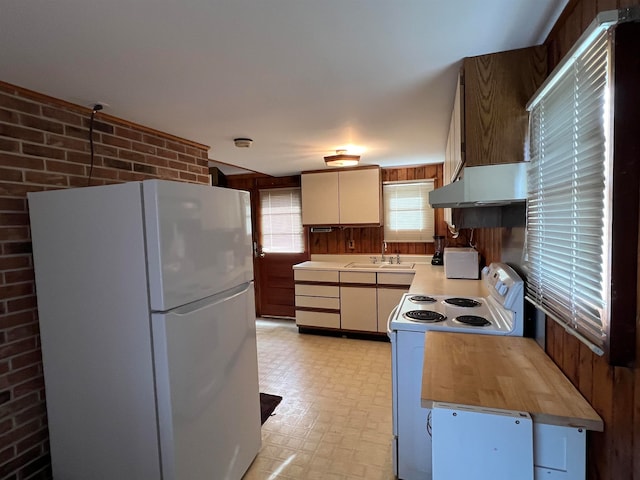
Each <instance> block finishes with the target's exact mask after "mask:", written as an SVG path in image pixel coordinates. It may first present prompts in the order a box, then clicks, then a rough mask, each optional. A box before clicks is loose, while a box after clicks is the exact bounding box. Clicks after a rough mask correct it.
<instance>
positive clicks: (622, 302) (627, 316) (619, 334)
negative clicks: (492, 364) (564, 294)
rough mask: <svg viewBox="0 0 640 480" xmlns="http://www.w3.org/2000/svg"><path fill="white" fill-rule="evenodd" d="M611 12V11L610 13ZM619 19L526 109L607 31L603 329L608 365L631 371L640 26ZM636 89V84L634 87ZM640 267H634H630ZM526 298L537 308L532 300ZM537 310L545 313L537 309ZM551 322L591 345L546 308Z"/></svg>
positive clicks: (597, 25) (594, 29) (597, 23)
mask: <svg viewBox="0 0 640 480" xmlns="http://www.w3.org/2000/svg"><path fill="white" fill-rule="evenodd" d="M607 13H609V12H607ZM618 20H619V19H618V18H617V17H615V18H613V17H606V16H604V17H603V16H599V17H598V18H596V20H594V22H593V23H592V24H591V25H590V27H589V28H588V29H587V30H586V31H585V33H583V35H582V37H581V38H580V40H579V41H578V42H577V43H576V45H575V46H574V47H573V48H572V49H571V51H570V52H569V53H568V54H567V55H566V56H565V57H564V59H563V60H562V61H561V62H560V64H559V65H558V66H557V67H556V68H555V70H554V72H553V73H552V74H551V75H550V76H549V78H548V79H547V81H545V83H544V84H543V85H542V87H541V88H540V89H539V90H538V92H537V93H536V95H534V97H533V98H532V100H531V101H530V102H529V104H528V105H527V109H528V110H531V109H532V107H533V106H534V105H535V103H536V102H537V101H538V100H539V98H540V97H541V96H542V95H543V94H544V93H545V91H548V90H549V89H551V88H553V85H554V77H557V76H558V75H560V73H561V72H563V71H566V70H568V69H569V68H571V65H572V63H573V61H574V59H575V58H576V56H577V55H579V53H580V50H581V49H582V48H584V47H585V44H588V43H589V41H590V40H591V39H592V37H595V36H597V35H599V34H600V33H601V32H602V31H607V35H608V36H609V43H608V55H609V70H608V76H609V85H608V87H607V88H609V95H610V108H611V116H610V121H609V128H610V132H609V138H610V139H613V140H612V142H611V144H610V145H609V154H610V158H609V159H607V160H610V162H611V163H610V165H609V167H610V170H609V177H608V182H610V185H609V186H610V187H612V188H611V189H610V191H609V193H608V195H607V198H605V199H604V200H605V203H607V204H608V205H609V215H610V217H609V219H610V220H609V221H610V224H609V225H607V228H609V237H608V240H609V241H608V245H605V248H607V249H608V262H606V264H604V266H603V270H605V271H607V273H608V275H609V279H608V280H606V282H607V283H606V285H605V287H606V288H607V289H608V302H607V309H608V312H609V313H608V322H607V324H606V326H605V328H604V332H603V333H604V340H603V342H602V343H601V347H602V349H601V350H602V351H601V352H597V348H596V349H594V348H592V350H594V351H596V353H603V354H604V355H605V356H606V358H607V361H608V363H609V364H611V365H616V366H630V365H632V364H633V362H634V361H635V355H636V351H635V350H636V317H637V314H638V305H637V284H638V273H639V270H638V268H637V261H638V227H639V221H638V212H639V206H638V204H639V202H640V194H639V189H640V169H639V168H638V165H637V161H636V159H637V151H635V152H634V147H633V145H634V144H636V145H637V138H639V137H640V118H639V117H640V115H639V113H638V111H637V108H634V106H637V105H638V102H640V92H639V91H638V89H637V84H638V82H639V81H640V65H639V64H638V62H637V61H635V60H633V59H634V58H635V57H634V55H635V56H636V57H637V51H638V49H639V48H640V40H639V38H640V35H639V34H640V31H639V30H640V25H638V24H637V23H619V24H617V25H615V24H616V22H617V21H618ZM634 85H636V86H635V87H634ZM630 264H631V265H633V266H636V268H629V265H630ZM527 299H528V300H529V301H530V302H531V303H533V304H534V305H536V303H535V301H532V300H531V298H529V296H528V297H527ZM536 306H537V308H540V307H539V306H538V305H536ZM541 310H543V311H544V313H546V314H547V315H548V316H549V317H550V318H551V319H553V320H554V321H556V322H558V323H559V324H560V325H561V326H563V328H564V329H565V331H566V332H568V333H570V334H574V335H576V334H577V335H576V336H577V337H578V338H579V339H580V340H581V341H583V343H586V344H587V345H588V346H590V347H592V346H593V345H589V341H587V342H585V338H584V337H582V336H581V335H580V332H579V331H578V330H576V329H575V328H574V327H573V326H571V325H569V324H566V323H564V322H562V321H558V319H557V318H554V316H553V315H549V312H548V311H545V310H544V309H541Z"/></svg>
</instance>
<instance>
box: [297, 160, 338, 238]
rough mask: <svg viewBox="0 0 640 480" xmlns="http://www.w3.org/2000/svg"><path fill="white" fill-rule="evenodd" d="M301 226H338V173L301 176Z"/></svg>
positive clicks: (304, 174) (305, 174)
mask: <svg viewBox="0 0 640 480" xmlns="http://www.w3.org/2000/svg"><path fill="white" fill-rule="evenodd" d="M301 178H302V223H303V225H338V224H339V223H340V216H339V215H340V212H339V208H338V172H319V173H303V174H302V177H301Z"/></svg>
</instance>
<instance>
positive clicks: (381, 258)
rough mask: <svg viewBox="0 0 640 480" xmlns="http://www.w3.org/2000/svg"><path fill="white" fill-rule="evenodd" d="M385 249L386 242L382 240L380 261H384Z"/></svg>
mask: <svg viewBox="0 0 640 480" xmlns="http://www.w3.org/2000/svg"><path fill="white" fill-rule="evenodd" d="M386 250H387V242H382V255H380V263H384V260H385V258H384V252H385V251H386Z"/></svg>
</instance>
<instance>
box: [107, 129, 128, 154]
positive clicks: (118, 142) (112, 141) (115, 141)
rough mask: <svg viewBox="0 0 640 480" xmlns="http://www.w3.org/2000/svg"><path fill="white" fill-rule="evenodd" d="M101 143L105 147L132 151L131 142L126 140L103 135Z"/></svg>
mask: <svg viewBox="0 0 640 480" xmlns="http://www.w3.org/2000/svg"><path fill="white" fill-rule="evenodd" d="M101 141H102V143H104V144H105V145H112V146H114V147H120V148H124V149H127V150H130V149H131V140H129V139H126V138H120V137H116V136H113V135H109V134H106V133H103V134H102V136H101Z"/></svg>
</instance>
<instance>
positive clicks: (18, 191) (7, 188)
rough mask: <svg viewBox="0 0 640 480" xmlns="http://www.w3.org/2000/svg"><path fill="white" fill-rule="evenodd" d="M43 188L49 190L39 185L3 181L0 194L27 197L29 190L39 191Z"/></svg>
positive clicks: (0, 185) (0, 184)
mask: <svg viewBox="0 0 640 480" xmlns="http://www.w3.org/2000/svg"><path fill="white" fill-rule="evenodd" d="M41 190H49V189H47V188H44V187H42V186H38V185H24V184H20V183H1V182H0V195H6V196H9V197H26V196H27V193H29V192H39V191H41Z"/></svg>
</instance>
